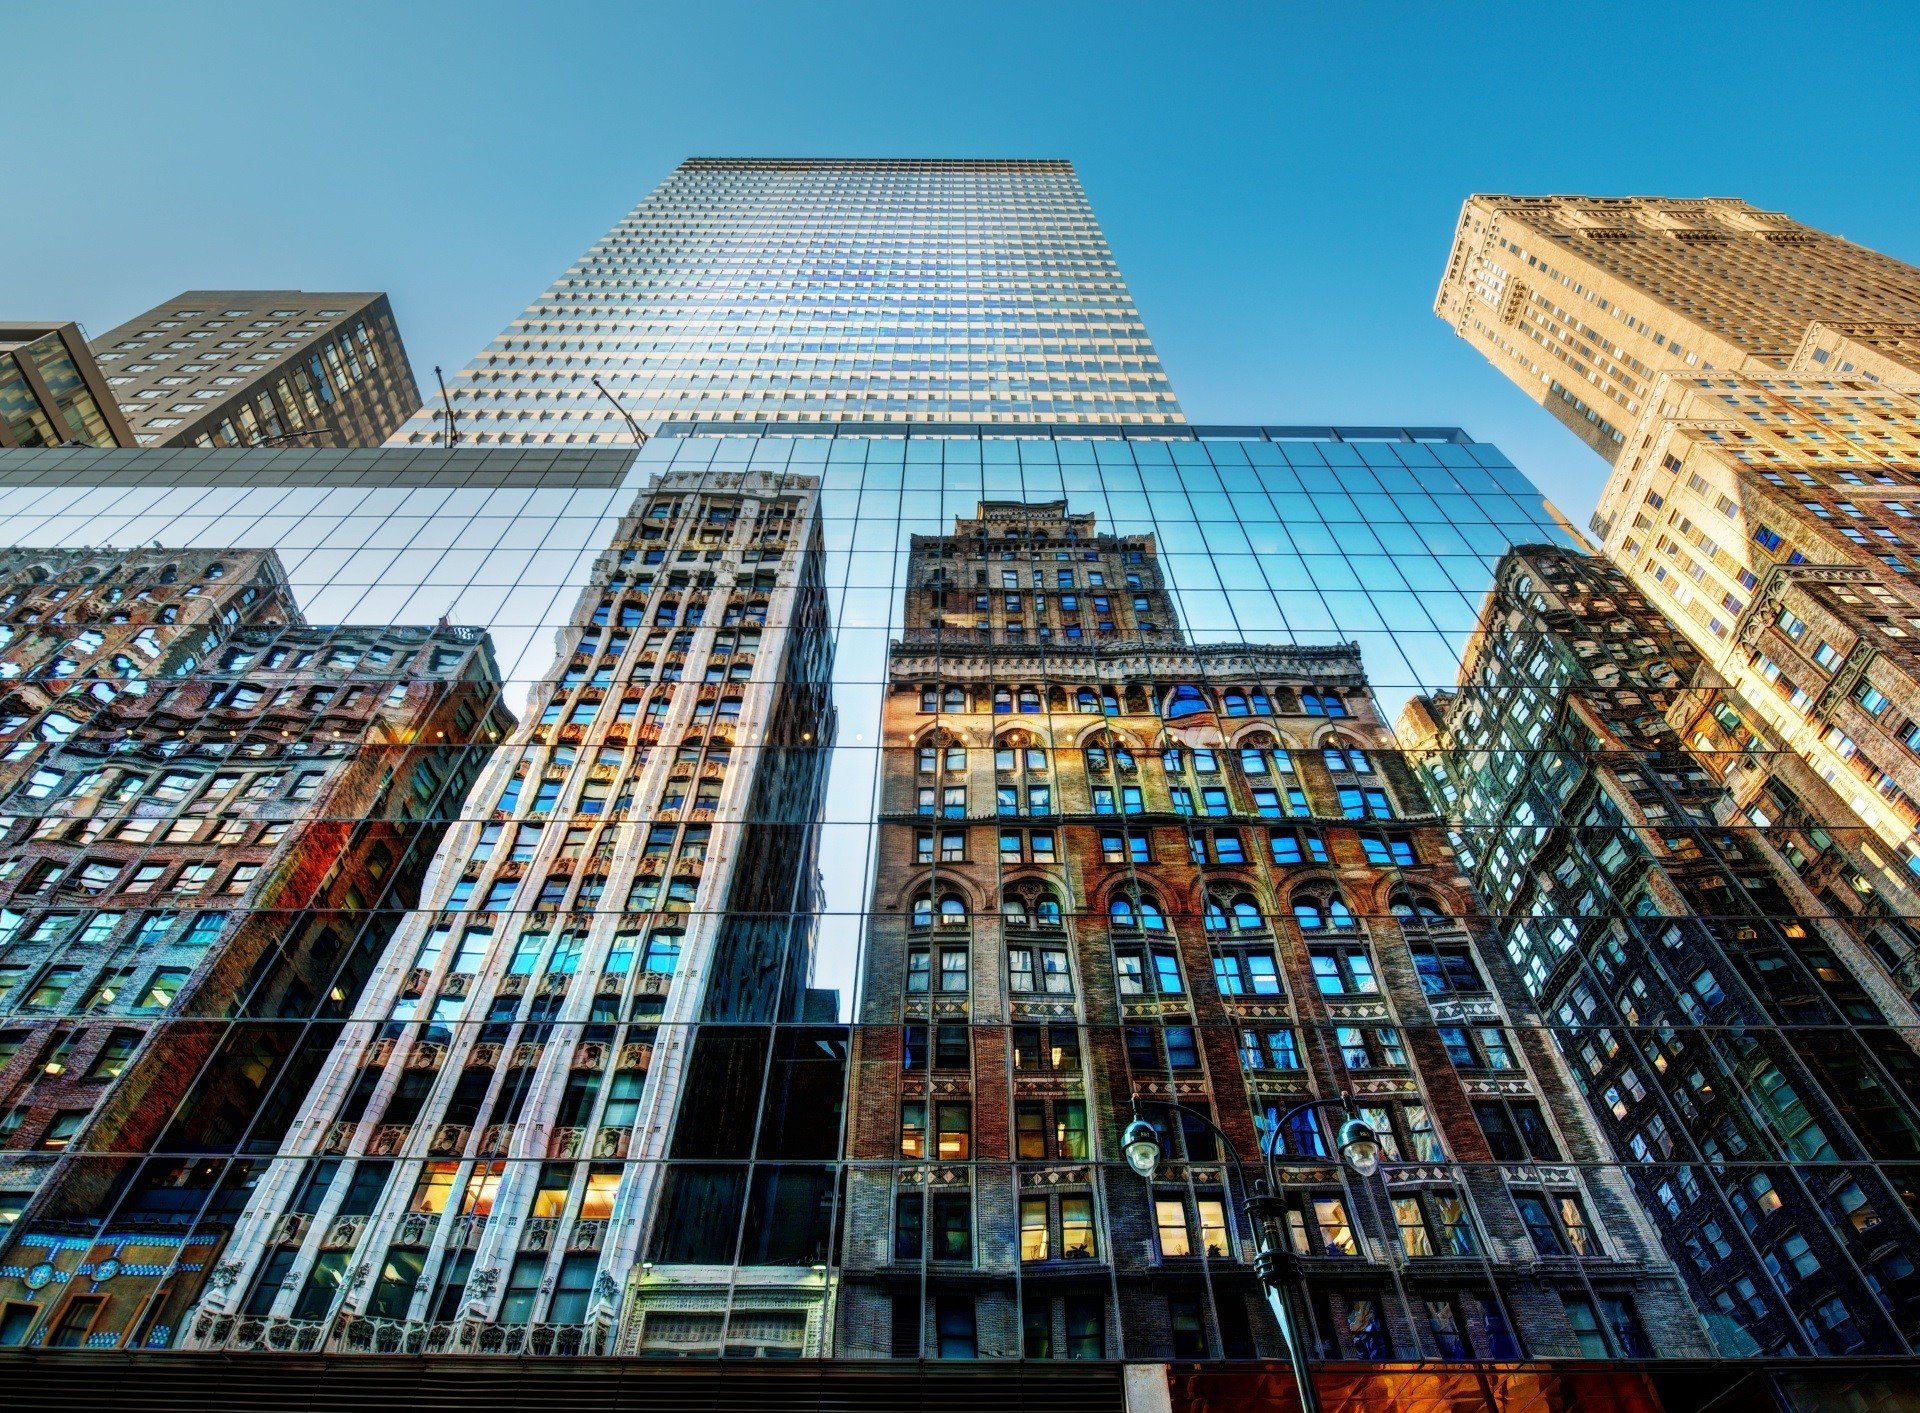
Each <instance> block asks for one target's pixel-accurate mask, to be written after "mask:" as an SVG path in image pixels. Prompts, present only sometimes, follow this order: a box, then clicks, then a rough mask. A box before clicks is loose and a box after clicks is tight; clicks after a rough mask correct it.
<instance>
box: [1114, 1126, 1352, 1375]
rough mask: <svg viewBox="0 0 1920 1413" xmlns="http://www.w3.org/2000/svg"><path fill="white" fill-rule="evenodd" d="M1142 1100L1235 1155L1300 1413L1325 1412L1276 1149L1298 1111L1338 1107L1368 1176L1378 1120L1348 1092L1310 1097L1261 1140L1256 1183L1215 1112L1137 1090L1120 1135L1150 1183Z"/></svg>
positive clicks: (1151, 1160)
mask: <svg viewBox="0 0 1920 1413" xmlns="http://www.w3.org/2000/svg"><path fill="white" fill-rule="evenodd" d="M1142 1104H1152V1105H1154V1106H1156V1107H1157V1108H1162V1109H1169V1110H1171V1111H1173V1112H1174V1113H1176V1114H1185V1115H1187V1116H1189V1117H1191V1118H1195V1119H1198V1120H1199V1121H1200V1122H1201V1123H1203V1124H1205V1125H1206V1126H1207V1127H1208V1128H1209V1129H1211V1130H1212V1131H1213V1133H1214V1135H1215V1136H1216V1137H1217V1138H1218V1139H1219V1140H1220V1143H1221V1146H1222V1147H1223V1148H1224V1150H1225V1152H1226V1154H1227V1156H1228V1157H1229V1158H1231V1159H1232V1160H1233V1166H1234V1170H1235V1171H1236V1172H1238V1173H1239V1174H1240V1190H1241V1191H1242V1192H1243V1193H1245V1194H1246V1212H1247V1219H1248V1221H1249V1222H1251V1223H1252V1225H1253V1230H1254V1232H1255V1234H1256V1236H1257V1237H1258V1240H1259V1250H1258V1251H1257V1252H1256V1254H1255V1256H1254V1260H1253V1269H1254V1274H1255V1275H1257V1276H1258V1277H1259V1278H1260V1284H1261V1285H1262V1286H1263V1287H1265V1289H1266V1294H1267V1305H1268V1307H1269V1308H1270V1309H1271V1310H1272V1311H1273V1318H1274V1320H1275V1322H1276V1323H1278V1324H1279V1326H1280V1337H1281V1339H1283V1340H1284V1341H1285V1342H1286V1346H1287V1362H1288V1363H1289V1364H1291V1365H1292V1366H1293V1383H1294V1387H1295V1388H1296V1389H1298V1390H1299V1395H1300V1408H1301V1413H1320V1393H1319V1390H1318V1389H1316V1388H1315V1387H1314V1386H1313V1371H1312V1369H1311V1368H1310V1367H1309V1366H1308V1363H1307V1350H1306V1344H1305V1343H1304V1341H1303V1339H1302V1337H1301V1334H1300V1331H1299V1330H1298V1328H1297V1327H1296V1326H1295V1323H1294V1312H1293V1308H1292V1304H1291V1301H1290V1299H1289V1291H1290V1290H1292V1289H1294V1288H1296V1287H1298V1286H1299V1284H1300V1266H1299V1263H1298V1261H1297V1260H1296V1259H1295V1257H1294V1254H1293V1252H1292V1250H1291V1249H1289V1248H1288V1246H1287V1245H1286V1243H1285V1242H1284V1241H1283V1240H1282V1238H1281V1232H1280V1199H1279V1198H1277V1197H1276V1196H1274V1193H1275V1192H1276V1191H1277V1190H1278V1187H1279V1182H1278V1180H1277V1178H1276V1177H1275V1175H1274V1169H1273V1158H1274V1148H1275V1147H1278V1146H1281V1145H1284V1144H1285V1142H1286V1130H1287V1125H1288V1124H1289V1123H1290V1122H1291V1121H1292V1120H1293V1119H1294V1118H1295V1117H1296V1116H1298V1115H1300V1114H1304V1113H1307V1112H1309V1111H1311V1110H1313V1109H1326V1108H1338V1109H1339V1110H1341V1111H1342V1113H1343V1114H1345V1118H1344V1119H1343V1120H1342V1122H1341V1124H1340V1134H1339V1139H1338V1142H1337V1146H1338V1148H1339V1150H1340V1156H1341V1158H1342V1160H1344V1161H1345V1163H1346V1165H1347V1166H1348V1167H1349V1168H1351V1169H1353V1171H1354V1173H1355V1175H1356V1176H1359V1177H1363V1178H1367V1177H1372V1176H1373V1175H1374V1174H1375V1173H1377V1172H1379V1171H1380V1135H1379V1134H1377V1133H1375V1132H1374V1130H1373V1125H1371V1124H1369V1123H1368V1122H1367V1121H1366V1120H1365V1119H1361V1118H1358V1117H1356V1116H1355V1115H1354V1114H1353V1113H1352V1112H1351V1111H1350V1110H1349V1108H1348V1104H1347V1096H1346V1095H1344V1094H1343V1095H1341V1096H1340V1097H1339V1098H1338V1099H1308V1100H1306V1101H1305V1102H1303V1103H1300V1104H1296V1105H1294V1106H1293V1107H1292V1108H1291V1109H1289V1110H1287V1112H1286V1113H1285V1114H1283V1115H1281V1116H1280V1120H1279V1122H1278V1123H1277V1124H1275V1125H1274V1129H1273V1141H1272V1142H1271V1143H1262V1144H1261V1145H1260V1159H1261V1166H1262V1170H1263V1173H1264V1180H1262V1181H1260V1182H1252V1181H1250V1180H1249V1179H1248V1177H1247V1168H1246V1164H1244V1163H1242V1162H1241V1161H1240V1154H1239V1153H1238V1151H1236V1150H1235V1148H1234V1146H1233V1140H1232V1139H1230V1138H1228V1137H1227V1135H1226V1134H1225V1133H1224V1132H1223V1131H1222V1130H1221V1128H1220V1126H1219V1125H1218V1124H1216V1123H1215V1122H1214V1121H1213V1119H1212V1117H1211V1116H1209V1115H1208V1114H1206V1113H1203V1112H1202V1111H1201V1110H1199V1109H1190V1108H1188V1107H1187V1106H1186V1105H1184V1104H1175V1103H1171V1102H1169V1101H1167V1100H1165V1099H1143V1098H1141V1097H1140V1096H1139V1095H1138V1094H1136V1095H1134V1096H1133V1121H1132V1122H1131V1123H1129V1124H1128V1125H1127V1128H1126V1132H1125V1133H1124V1134H1122V1135H1121V1138H1120V1151H1121V1152H1122V1153H1123V1154H1125V1155H1126V1159H1127V1166H1128V1167H1130V1168H1132V1169H1133V1170H1134V1172H1136V1173H1138V1174H1139V1175H1140V1176H1141V1177H1142V1178H1144V1179H1146V1180H1147V1181H1149V1182H1151V1181H1152V1180H1153V1175H1154V1173H1155V1172H1156V1171H1157V1170H1158V1169H1159V1167H1160V1156H1161V1152H1160V1131H1159V1130H1158V1129H1156V1128H1155V1127H1154V1126H1153V1125H1152V1124H1150V1123H1148V1122H1147V1121H1146V1120H1145V1119H1143V1118H1141V1117H1140V1106H1141V1105H1142ZM1283 1151H1284V1150H1283Z"/></svg>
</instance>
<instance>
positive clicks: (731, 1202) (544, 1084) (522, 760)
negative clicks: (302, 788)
mask: <svg viewBox="0 0 1920 1413" xmlns="http://www.w3.org/2000/svg"><path fill="white" fill-rule="evenodd" d="M817 486H818V481H817V478H814V477H808V476H799V475H792V476H789V475H768V474H760V473H754V472H739V473H721V472H710V473H707V474H705V475H668V476H665V477H662V478H660V479H659V480H657V481H656V482H655V483H654V484H653V485H652V486H651V487H650V488H649V489H648V490H647V491H646V492H644V493H643V494H642V495H641V496H640V498H639V499H638V500H637V501H636V502H635V503H634V505H633V508H632V511H631V513H630V514H628V515H627V516H626V517H625V518H623V519H622V520H621V521H620V522H619V525H618V530H617V533H616V535H615V537H614V539H613V541H612V544H611V545H610V547H609V548H608V549H607V550H605V551H604V552H603V553H602V554H601V555H600V556H599V557H598V559H597V560H596V561H595V563H594V567H593V570H592V574H591V579H590V582H589V584H588V587H587V588H586V589H585V590H584V591H583V592H582V593H581V595H580V597H579V599H578V601H577V603H576V604H575V607H574V610H573V612H572V615H571V617H570V618H569V620H568V621H567V623H566V624H565V626H564V627H563V628H562V629H561V631H560V636H559V644H558V647H559V655H558V659H557V661H556V663H555V665H554V668H553V670H552V674H551V676H550V677H549V678H548V679H547V680H546V681H545V682H543V683H542V684H541V686H540V688H539V691H538V694H537V697H536V711H535V714H534V715H533V716H532V717H531V718H530V719H529V720H527V721H526V722H525V723H523V725H522V726H521V727H520V729H519V730H518V731H517V732H516V733H515V734H514V736H513V738H512V740H511V744H510V746H509V747H508V748H507V749H504V750H503V751H502V752H501V754H500V757H499V758H498V759H497V760H496V761H495V762H494V763H493V764H492V765H491V766H489V768H488V769H487V771H486V772H485V773H484V774H483V776H482V778H481V781H480V783H479V785H478V786H477V788H476V790H475V792H474V795H473V801H474V803H473V804H471V805H470V806H469V809H468V811H467V818H466V819H465V820H464V821H463V822H462V823H461V824H460V825H458V826H457V827H456V828H455V829H454V830H453V831H452V832H451V833H450V834H449V836H448V838H447V841H446V844H445V846H444V847H443V848H442V849H441V851H440V853H439V854H438V856H437V857H436V859H435V861H434V864H433V866H432V868H431V869H430V871H429V875H428V881H427V886H426V893H425V896H424V898H423V900H422V906H421V908H420V909H419V910H418V911H415V912H413V913H410V914H409V915H408V916H407V918H406V920H405V922H404V923H403V924H402V926H401V928H400V931H399V933H398V935H397V937H396V939H395V941H394V943H393V945H392V946H391V947H389V948H388V950H387V952H386V954H385V955H384V956H383V957H382V958H381V959H380V960H379V961H378V963H377V965H376V967H375V970H374V974H373V978H372V980H371V982H370V983H369V985H368V987H367V990H366V994H365V997H364V999H363V1001H362V1003H361V1005H360V1006H359V1007H358V1008H357V1010H356V1018H355V1019H354V1020H352V1021H351V1022H350V1023H349V1024H348V1025H347V1026H346V1027H345V1028H344V1031H343V1033H342V1035H341V1038H340V1041H339V1043H338V1044H337V1045H336V1046H335V1047H334V1048H333V1050H332V1052H331V1054H330V1055H329V1057H328V1059H327V1063H326V1065H325V1067H324V1069H323V1070H322V1072H321V1074H320V1077H319V1079H318V1081H317V1082H316V1083H315V1085H314V1086H313V1087H312V1089H311V1091H310V1093H309V1095H308V1097H307V1100H306V1102H305V1104H304V1105H303V1106H302V1108H301V1111H300V1114H299V1117H298V1119H297V1121H296V1122H295V1123H294V1124H293V1126H292V1129H291V1131H290V1132H289V1134H288V1135H287V1138H286V1140H285V1141H284V1142H283V1143H282V1144H281V1145H280V1148H279V1156H278V1157H277V1158H276V1159H275V1160H274V1161H273V1162H272V1164H271V1166H270V1168H269V1170H268V1171H267V1172H266V1174H265V1175H264V1176H263V1177H262V1178H261V1179H260V1181H259V1183H258V1184H257V1186H256V1187H255V1189H254V1190H253V1191H252V1192H251V1193H250V1194H249V1195H248V1200H247V1202H246V1211H245V1214H244V1216H243V1217H242V1218H241V1220H240V1223H239V1229H238V1231H237V1233H236V1234H235V1237H234V1240H233V1242H232V1245H231V1247H230V1248H229V1249H228V1252H227V1253H226V1260H225V1261H224V1262H223V1266H222V1272H221V1279H220V1280H219V1281H218V1282H217V1284H216V1286H215V1287H214V1288H213V1289H212V1290H211V1292H210V1294H209V1297H208V1299H207V1300H206V1302H205V1303H204V1305H203V1306H202V1308H201V1310H200V1311H199V1312H198V1314H197V1315H196V1316H195V1318H194V1320H193V1322H192V1324H191V1328H190V1331H189V1336H188V1337H189V1339H190V1342H192V1343H193V1344H195V1345H197V1346H200V1347H206V1346H222V1347H228V1348H295V1349H348V1350H370V1349H387V1350H394V1349H399V1350H407V1351H422V1350H440V1351H458V1350H461V1349H468V1350H472V1351H473V1352H510V1353H511V1352H525V1353H542V1354H548V1353H581V1352H591V1351H598V1352H602V1353H605V1352H609V1351H610V1350H611V1349H612V1347H613V1335H614V1332H615V1330H616V1328H621V1329H625V1330H629V1331H631V1333H632V1336H633V1339H634V1341H635V1342H636V1343H637V1344H638V1345H639V1346H640V1347H641V1348H648V1349H656V1350H657V1349H666V1350H672V1351H675V1352H680V1351H683V1350H687V1349H690V1348H692V1347H694V1346H697V1344H698V1342H699V1341H698V1336H699V1335H700V1334H701V1332H703V1331H705V1332H710V1333H711V1337H712V1341H713V1343H714V1350H713V1352H718V1350H719V1349H720V1348H721V1347H731V1346H733V1345H736V1344H739V1343H741V1342H746V1341H757V1342H758V1343H760V1344H764V1345H767V1346H770V1347H772V1348H773V1349H774V1350H775V1351H776V1352H793V1353H797V1352H800V1351H801V1350H802V1349H803V1348H812V1349H814V1350H816V1351H817V1350H818V1349H819V1347H820V1339H821V1329H822V1324H823V1319H824V1314H823V1310H824V1298H825V1293H826V1286H825V1283H824V1282H823V1281H822V1280H821V1279H820V1278H819V1277H818V1276H816V1275H815V1274H814V1270H813V1268H814V1266H815V1265H816V1264H817V1263H820V1262H823V1261H824V1260H825V1258H826V1252H827V1240H828V1238H827V1223H828V1222H829V1221H830V1218H831V1213H832V1194H833V1187H834V1183H833V1178H834V1171H833V1167H832V1158H833V1156H834V1148H835V1143H836V1140H837V1136H838V1127H839V1126H838V1123H837V1118H836V1115H835V1113H834V1109H835V1107H836V1105H837V1102H838V1095H839V1093H840V1088H841V1084H842V1079H843V1070H844V1059H843V1057H841V1058H836V1055H837V1053H838V1052H837V1051H836V1050H835V1047H836V1046H843V1045H844V1032H843V1031H841V1030H838V1029H836V1028H834V1027H831V1026H829V1027H827V1028H826V1030H825V1032H824V1033H820V1032H817V1031H809V1030H808V1029H807V1028H806V1027H804V1026H801V1025H799V1023H800V1022H802V1021H804V1020H806V1019H807V1018H808V1015H809V1011H808V1008H807V1005H806V1000H807V997H806V990H805V988H806V985H807V982H808V971H809V962H810V944H811V937H812V934H811V931H810V923H811V919H810V917H809V903H810V900H811V898H812V895H813V890H814V888H815V855H816V834H817V830H818V817H819V813H820V801H819V796H820V792H821V789H822V787H823V775H824V764H825V760H826V754H825V751H826V747H827V746H828V744H829V742H830V736H831V731H832V724H833V715H832V711H831V708H830V707H829V705H828V703H827V700H826V684H827V680H828V676H829V674H830V671H831V665H832V663H831V659H832V651H831V638H830V636H829V634H828V630H827V620H826V610H825V590H824V585H823V582H822V577H821V576H822V559H823V556H822V551H821V539H820V536H821V529H820V523H819V519H818V516H817V511H816V504H817ZM783 1022H793V1023H795V1026H794V1028H791V1029H789V1028H785V1027H783V1026H782V1025H781V1023H783ZM823 1047H824V1048H825V1051H826V1055H825V1063H824V1065H822V1064H821V1063H820V1060H819V1057H820V1055H821V1052H822V1048H823ZM822 1069H824V1070H825V1071H826V1078H825V1080H824V1081H822V1082H815V1081H814V1080H812V1079H811V1078H809V1076H811V1075H814V1074H818V1073H820V1072H821V1071H822ZM763 1086H767V1087H771V1088H772V1089H773V1090H775V1091H776V1092H791V1093H793V1094H794V1095H796V1096H797V1097H798V1098H800V1099H803V1100H804V1101H805V1102H802V1103H800V1104H799V1109H798V1111H797V1112H795V1113H794V1115H793V1116H792V1118H791V1119H790V1120H789V1121H788V1122H787V1124H786V1125H785V1126H784V1128H783V1127H782V1126H781V1125H778V1124H774V1123H767V1124H756V1123H755V1122H754V1117H755V1112H756V1110H757V1107H758V1105H759V1103H760V1102H761V1099H762V1094H763ZM807 1158H813V1159H816V1160H818V1161H817V1163H816V1165H815V1166H813V1167H811V1168H808V1167H806V1166H804V1164H802V1163H799V1162H794V1161H790V1160H803V1159H807ZM670 1165H671V1168H672V1171H669V1166H670ZM775 1215H777V1217H778V1218H779V1223H778V1225H777V1226H776V1227H774V1228H772V1229H769V1226H768V1223H769V1221H770V1220H771V1219H772V1217H773V1216H775ZM743 1226H744V1227H745V1228H746V1234H745V1235H744V1236H743ZM756 1242H758V1245H755V1243H756ZM643 1263H644V1264H643ZM703 1282H704V1287H703V1284H702V1283H703ZM657 1284H658V1285H664V1286H666V1287H667V1291H666V1295H665V1297H664V1299H663V1300H660V1304H661V1305H662V1306H663V1307H664V1308H656V1305H655V1304H654V1303H651V1302H654V1301H656V1299H657V1298H658V1297H659V1291H658V1290H657V1289H656V1285H657Z"/></svg>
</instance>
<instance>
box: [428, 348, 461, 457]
mask: <svg viewBox="0 0 1920 1413" xmlns="http://www.w3.org/2000/svg"><path fill="white" fill-rule="evenodd" d="M433 376H434V378H435V379H436V380H437V381H438V382H439V384H440V402H441V405H442V406H444V407H445V408H446V410H447V411H446V417H447V445H448V446H458V445H459V444H460V426H459V424H458V423H457V422H455V421H454V420H453V399H452V398H450V397H448V396H447V380H446V379H445V378H444V377H442V376H441V374H440V365H439V364H438V363H436V364H434V365H433Z"/></svg>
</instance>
